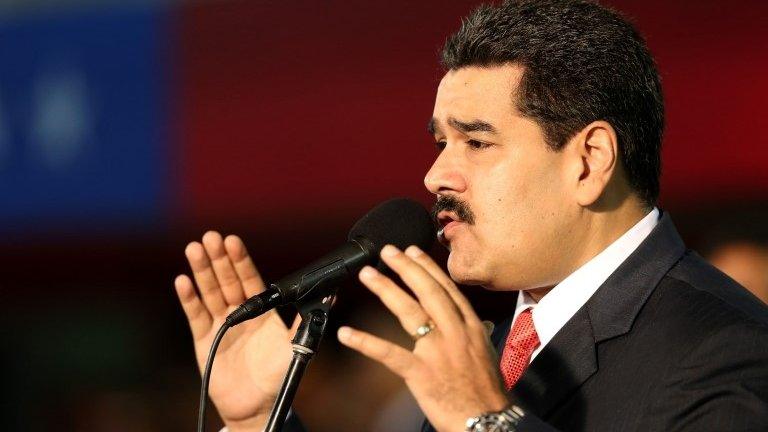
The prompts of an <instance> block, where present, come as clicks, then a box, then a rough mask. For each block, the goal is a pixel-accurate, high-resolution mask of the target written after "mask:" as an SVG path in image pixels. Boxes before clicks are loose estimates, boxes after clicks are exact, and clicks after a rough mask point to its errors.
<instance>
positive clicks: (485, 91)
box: [432, 64, 522, 124]
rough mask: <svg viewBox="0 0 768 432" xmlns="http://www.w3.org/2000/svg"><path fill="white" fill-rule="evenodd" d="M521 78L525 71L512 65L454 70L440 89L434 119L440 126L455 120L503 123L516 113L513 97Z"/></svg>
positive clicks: (444, 79) (442, 81) (446, 75)
mask: <svg viewBox="0 0 768 432" xmlns="http://www.w3.org/2000/svg"><path fill="white" fill-rule="evenodd" d="M521 76H522V68H521V67H520V66H517V65H512V64H507V65H503V66H490V67H478V66H468V67H463V68H460V69H456V70H451V71H449V72H448V73H446V74H445V76H444V77H443V79H442V80H441V81H440V85H439V86H438V88H437V97H436V99H435V109H434V112H433V113H432V116H433V117H434V118H435V120H437V121H438V122H440V123H445V122H446V121H447V119H448V118H450V117H453V118H457V119H460V120H470V119H485V120H489V121H493V122H495V123H496V124H502V123H504V122H505V121H508V120H510V119H511V117H512V116H513V115H514V114H515V108H514V103H513V98H514V94H515V93H514V92H515V90H516V88H517V84H518V83H519V81H520V77H521Z"/></svg>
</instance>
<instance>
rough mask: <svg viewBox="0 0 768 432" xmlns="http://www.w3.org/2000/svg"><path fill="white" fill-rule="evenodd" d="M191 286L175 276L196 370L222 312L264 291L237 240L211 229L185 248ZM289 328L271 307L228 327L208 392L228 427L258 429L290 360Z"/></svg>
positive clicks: (221, 318)
mask: <svg viewBox="0 0 768 432" xmlns="http://www.w3.org/2000/svg"><path fill="white" fill-rule="evenodd" d="M185 254H186V256H187V260H188V261H189V265H190V267H191V269H192V274H193V277H194V280H195V283H196V284H197V288H198V291H199V293H198V291H196V290H195V287H194V285H193V284H192V280H191V279H190V278H189V277H188V276H187V275H180V276H178V277H177V278H176V281H175V286H176V293H177V294H178V296H179V301H180V302H181V306H182V308H183V309H184V313H185V315H186V316H187V319H188V320H189V327H190V329H191V330H192V338H193V340H194V345H195V354H196V357H197V364H198V366H199V367H200V370H201V372H202V369H203V368H204V367H205V361H206V358H207V356H208V350H209V349H210V347H211V343H212V341H213V337H214V335H215V334H216V331H217V330H218V329H219V327H220V326H221V324H222V323H223V322H224V319H225V318H226V317H227V314H228V313H229V312H231V311H232V310H234V309H235V307H236V306H237V305H239V304H241V303H242V302H243V301H244V300H245V299H246V298H248V297H250V296H253V295H255V294H258V293H260V292H262V291H264V282H263V281H262V279H261V276H260V275H259V272H258V270H257V269H256V266H255V265H254V264H253V261H252V260H251V258H250V256H249V255H248V252H247V250H246V248H245V245H244V244H243V242H242V240H241V239H240V238H239V237H237V236H234V235H230V236H227V238H226V239H223V238H222V236H221V234H219V233H218V232H215V231H209V232H207V233H205V235H204V236H203V239H202V243H199V242H192V243H190V244H189V245H187V248H186V250H185ZM298 323H299V319H298V317H297V319H296V321H295V322H294V328H293V329H292V330H289V329H288V328H287V327H286V326H285V324H284V323H283V321H282V319H281V318H280V317H279V316H278V314H277V313H276V312H275V311H270V312H267V313H266V314H264V315H262V316H260V317H258V318H256V319H253V320H250V321H247V322H245V323H242V324H239V325H237V326H235V327H233V328H231V329H230V330H229V331H228V332H227V334H226V336H225V337H224V339H223V340H222V341H221V345H219V348H218V352H217V354H216V360H215V362H214V364H213V369H212V371H211V382H210V388H209V394H210V397H211V400H212V401H213V403H214V404H215V405H216V408H217V409H218V411H219V414H220V415H221V417H222V420H224V423H225V424H226V425H227V427H228V428H229V430H230V431H232V432H237V431H241V430H254V431H260V430H263V428H264V425H265V424H266V422H267V419H268V416H269V412H270V410H271V408H272V405H273V403H274V401H275V398H276V397H277V392H278V391H279V389H280V385H281V383H282V380H283V376H284V375H285V372H286V370H287V369H288V364H289V363H290V360H291V355H292V354H291V342H290V339H291V337H292V335H293V333H295V327H296V326H298Z"/></svg>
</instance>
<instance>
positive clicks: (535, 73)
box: [442, 0, 664, 205]
mask: <svg viewBox="0 0 768 432" xmlns="http://www.w3.org/2000/svg"><path fill="white" fill-rule="evenodd" d="M442 63H443V66H445V68H446V69H448V70H454V69H459V68H462V67H465V66H496V65H502V64H506V63H515V64H519V65H520V66H522V67H523V68H524V72H523V76H522V78H521V80H520V85H519V89H518V92H517V95H516V96H517V97H516V107H517V109H518V111H520V113H522V115H524V116H526V117H528V118H531V119H533V120H534V121H536V123H537V124H539V125H540V126H541V127H542V129H543V130H544V134H545V137H546V140H547V144H548V145H549V146H550V147H551V148H552V149H553V150H559V149H562V148H563V146H565V144H566V143H567V142H568V140H569V139H570V138H571V137H573V135H575V134H576V133H577V132H578V131H580V130H581V129H583V128H584V127H585V126H587V125H588V124H589V123H591V122H593V121H596V120H604V121H606V122H608V123H610V124H611V126H613V128H614V129H615V130H616V134H617V135H618V146H619V152H620V157H621V162H622V165H623V167H624V169H625V171H626V174H627V179H628V181H629V184H630V186H631V187H632V189H633V190H635V191H636V193H637V194H638V196H639V197H640V198H641V199H642V200H643V202H644V203H645V204H647V205H653V204H655V203H656V200H657V198H658V195H659V176H660V174H661V157H660V151H661V140H662V134H663V130H664V102H663V98H662V93H661V83H660V80H659V75H658V72H657V71H656V66H655V64H654V61H653V58H652V57H651V55H650V53H649V51H648V48H647V47H646V45H645V42H644V40H643V38H642V37H641V36H640V34H639V33H638V32H637V30H635V28H634V27H633V26H632V25H631V24H630V23H629V22H627V21H626V20H625V19H624V18H623V17H622V16H621V15H619V14H618V13H617V12H615V11H612V10H610V9H607V8H605V7H603V6H601V5H598V4H596V3H593V2H589V1H583V0H561V1H556V0H517V1H515V0H512V1H506V2H504V3H503V4H501V5H499V6H490V5H484V6H480V7H479V8H478V9H476V10H475V11H474V12H472V14H470V15H469V16H468V17H467V18H466V19H464V21H463V23H462V26H461V29H459V31H458V32H456V33H455V34H454V35H452V36H450V37H449V38H448V40H447V41H446V43H445V47H444V48H443V52H442Z"/></svg>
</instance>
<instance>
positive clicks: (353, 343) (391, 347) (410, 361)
mask: <svg viewBox="0 0 768 432" xmlns="http://www.w3.org/2000/svg"><path fill="white" fill-rule="evenodd" d="M337 336H338V339H339V342H341V343H342V344H344V345H346V346H348V347H349V348H352V349H353V350H355V351H357V352H359V353H361V354H363V355H364V356H366V357H369V358H371V359H373V360H375V361H377V362H379V363H381V364H383V365H384V366H386V367H387V368H389V370H391V371H392V372H394V373H395V374H397V375H399V376H400V377H402V378H404V379H408V378H409V377H410V376H412V374H413V373H414V372H415V366H416V364H417V362H418V360H417V359H416V356H414V355H413V353H412V352H410V351H408V350H406V349H405V348H403V347H400V346H398V345H395V344H393V343H392V342H389V341H387V340H384V339H382V338H380V337H377V336H374V335H372V334H370V333H366V332H364V331H360V330H355V329H353V328H351V327H340V328H339V331H338V333H337Z"/></svg>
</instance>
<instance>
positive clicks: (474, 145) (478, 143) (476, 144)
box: [467, 140, 491, 150]
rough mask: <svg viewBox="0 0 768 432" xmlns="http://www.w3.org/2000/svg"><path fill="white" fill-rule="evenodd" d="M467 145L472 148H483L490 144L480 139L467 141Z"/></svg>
mask: <svg viewBox="0 0 768 432" xmlns="http://www.w3.org/2000/svg"><path fill="white" fill-rule="evenodd" d="M467 145H468V146H470V147H472V149H474V150H483V149H486V148H488V147H490V146H491V145H490V144H487V143H484V142H481V141H476V140H469V141H467Z"/></svg>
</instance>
